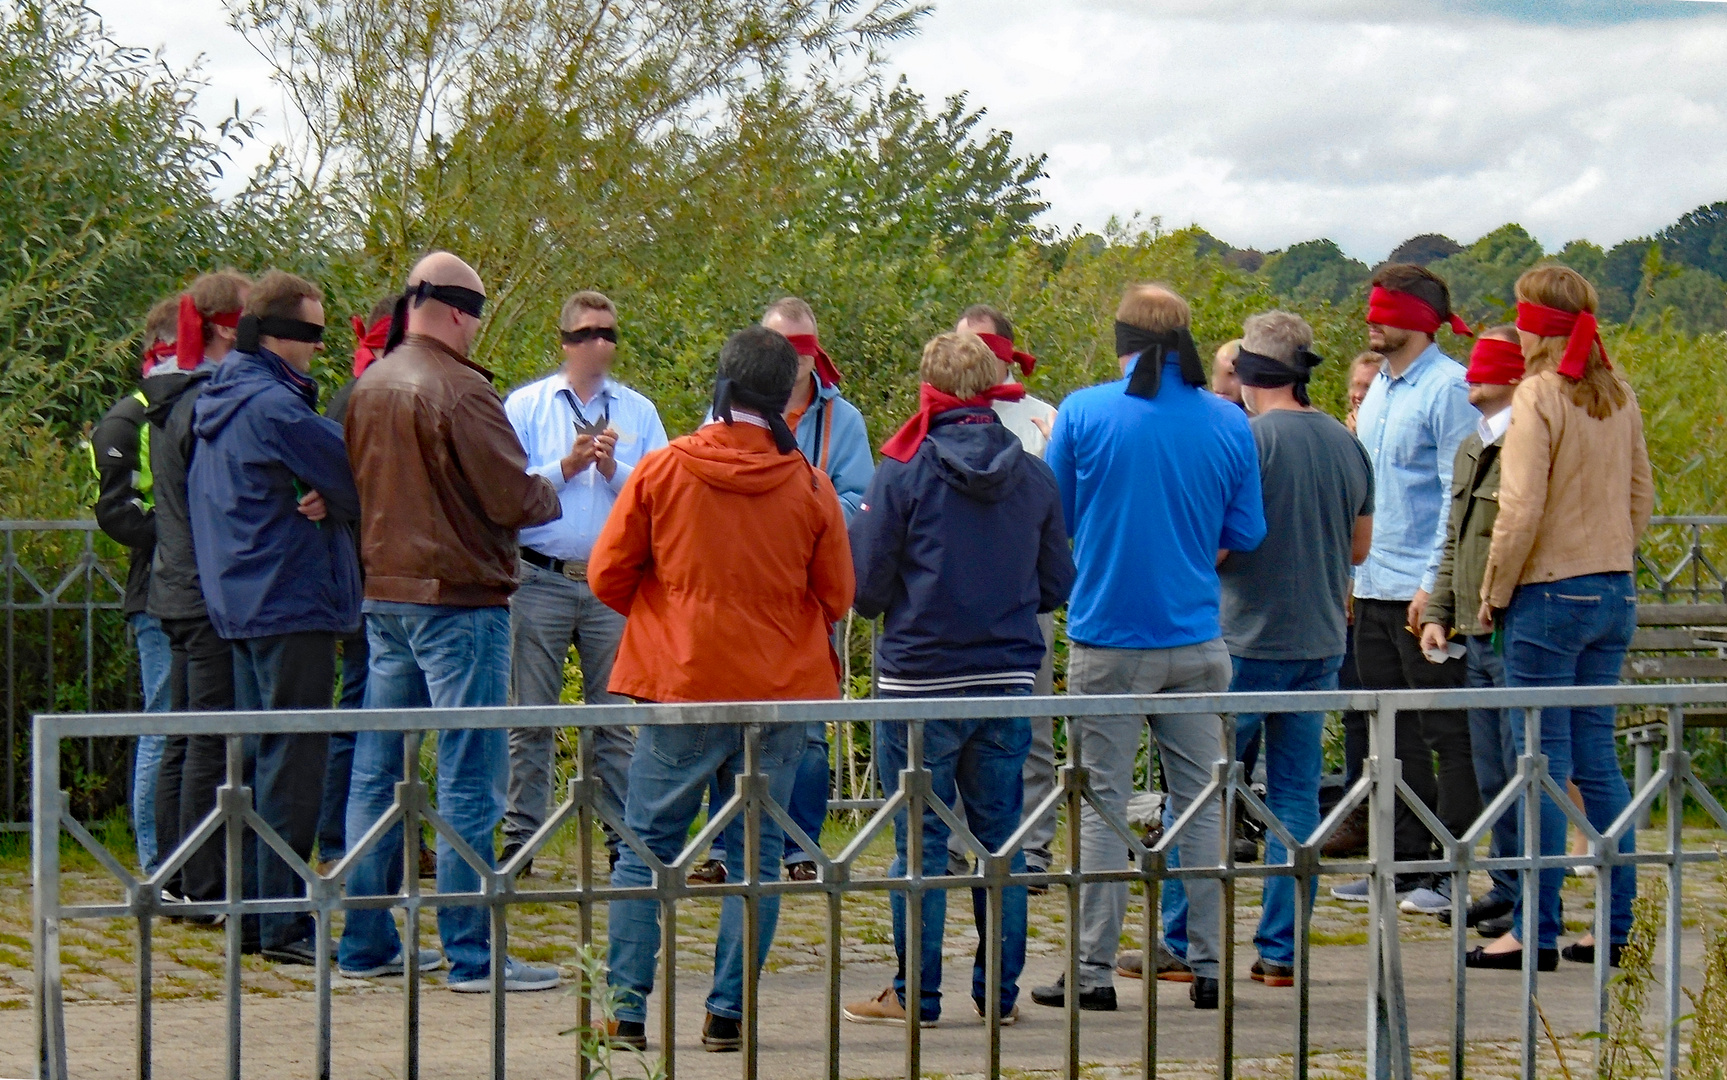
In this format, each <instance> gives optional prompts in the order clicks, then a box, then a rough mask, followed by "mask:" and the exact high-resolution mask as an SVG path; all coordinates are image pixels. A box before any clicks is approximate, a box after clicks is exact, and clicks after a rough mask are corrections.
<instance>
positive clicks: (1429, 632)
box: [1421, 622, 1446, 652]
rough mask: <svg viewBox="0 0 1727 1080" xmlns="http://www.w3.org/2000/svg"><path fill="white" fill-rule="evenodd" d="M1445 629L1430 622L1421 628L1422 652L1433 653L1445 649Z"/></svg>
mask: <svg viewBox="0 0 1727 1080" xmlns="http://www.w3.org/2000/svg"><path fill="white" fill-rule="evenodd" d="M1445 636H1446V635H1445V627H1443V626H1440V625H1439V624H1438V623H1436V622H1430V623H1428V624H1427V625H1426V626H1423V627H1422V628H1421V651H1422V652H1433V651H1434V650H1436V649H1443V648H1445Z"/></svg>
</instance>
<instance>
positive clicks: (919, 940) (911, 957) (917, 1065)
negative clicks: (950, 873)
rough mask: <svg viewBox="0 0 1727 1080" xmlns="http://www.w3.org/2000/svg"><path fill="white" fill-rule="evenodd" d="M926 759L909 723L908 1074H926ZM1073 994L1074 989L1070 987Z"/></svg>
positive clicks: (917, 723)
mask: <svg viewBox="0 0 1727 1080" xmlns="http://www.w3.org/2000/svg"><path fill="white" fill-rule="evenodd" d="M928 779H929V772H928V771H927V770H926V769H925V768H924V762H923V721H922V720H910V721H907V722H906V767H905V771H904V772H902V773H900V784H901V785H902V786H903V787H904V788H905V793H906V796H907V801H906V815H905V820H906V832H905V835H906V845H905V846H906V902H905V1075H906V1080H920V1078H921V1077H922V1076H923V892H924V878H923V814H924V802H925V796H926V795H927V794H928V792H929V787H928ZM1070 993H1071V990H1070Z"/></svg>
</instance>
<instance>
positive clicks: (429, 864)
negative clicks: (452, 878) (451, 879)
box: [420, 846, 438, 878]
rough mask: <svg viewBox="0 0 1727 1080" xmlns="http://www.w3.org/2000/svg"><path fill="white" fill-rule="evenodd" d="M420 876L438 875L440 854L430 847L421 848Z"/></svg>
mask: <svg viewBox="0 0 1727 1080" xmlns="http://www.w3.org/2000/svg"><path fill="white" fill-rule="evenodd" d="M420 876H421V877H423V878H435V877H437V876H438V856H437V855H436V854H434V853H433V851H432V849H431V848H429V847H424V846H422V847H421V848H420Z"/></svg>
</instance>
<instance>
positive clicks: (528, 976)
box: [450, 956, 563, 994]
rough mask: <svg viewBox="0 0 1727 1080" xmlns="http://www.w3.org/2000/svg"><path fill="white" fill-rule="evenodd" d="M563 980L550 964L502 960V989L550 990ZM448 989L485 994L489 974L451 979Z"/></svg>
mask: <svg viewBox="0 0 1727 1080" xmlns="http://www.w3.org/2000/svg"><path fill="white" fill-rule="evenodd" d="M562 982H563V978H562V977H561V976H559V974H558V969H557V968H555V967H552V966H551V965H549V964H547V965H541V964H530V963H527V962H526V961H524V960H517V959H516V958H515V957H513V956H512V957H510V958H509V959H507V960H505V961H504V990H505V991H506V992H514V991H518V990H551V989H553V988H554V987H556V986H558V985H559V984H560V983H562ZM450 989H451V990H452V991H454V992H455V993H458V994H485V993H490V992H491V989H492V977H491V975H490V974H486V975H481V976H480V977H479V978H477V979H463V980H462V981H460V982H456V981H455V980H451V982H450Z"/></svg>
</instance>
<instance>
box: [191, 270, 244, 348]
mask: <svg viewBox="0 0 1727 1080" xmlns="http://www.w3.org/2000/svg"><path fill="white" fill-rule="evenodd" d="M251 289H252V281H251V279H250V278H248V277H247V276H246V275H245V274H242V273H240V271H238V270H235V269H233V268H231V267H230V268H225V269H222V270H217V271H216V272H214V273H211V274H200V275H199V276H198V277H196V278H194V279H193V280H192V284H190V285H188V286H186V295H187V296H190V297H191V298H192V305H193V306H194V307H196V308H197V309H198V314H200V315H202V316H204V318H206V319H209V318H212V317H214V316H217V315H227V314H229V313H231V312H235V311H239V310H240V309H241V308H243V307H245V306H246V294H247V293H248V292H250V291H251ZM214 331H215V326H214V325H212V324H211V323H208V322H206V323H205V324H204V344H206V345H208V344H209V343H210V336H211V334H212V333H213V332H214Z"/></svg>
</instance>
